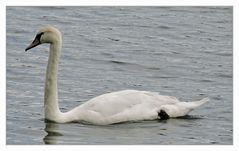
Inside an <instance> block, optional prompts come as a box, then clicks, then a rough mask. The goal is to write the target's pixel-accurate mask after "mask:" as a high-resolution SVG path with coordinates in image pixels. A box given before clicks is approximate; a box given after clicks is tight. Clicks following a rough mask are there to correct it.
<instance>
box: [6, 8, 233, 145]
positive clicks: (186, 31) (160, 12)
mask: <svg viewBox="0 0 239 151" xmlns="http://www.w3.org/2000/svg"><path fill="white" fill-rule="evenodd" d="M6 17H7V30H6V31H7V50H6V52H7V144H160V145H162V144H232V143H233V140H232V136H233V135H232V133H233V127H232V123H233V121H232V115H233V114H232V107H233V99H232V52H233V51H232V7H7V13H6ZM43 25H54V26H56V27H58V28H59V29H60V30H61V32H62V34H63V50H62V56H61V61H60V66H59V82H58V83H59V86H58V87H59V98H60V107H61V110H62V111H68V110H70V109H72V108H73V107H75V106H77V105H79V104H82V103H84V102H85V101H87V100H89V99H90V98H92V97H95V96H97V95H100V94H103V93H107V92H112V91H117V90H123V89H137V90H147V91H156V92H160V93H161V94H165V95H173V96H176V97H178V98H179V99H180V100H185V101H193V100H199V99H201V98H204V97H207V96H208V97H210V99H211V101H210V102H209V103H208V104H206V105H204V106H203V107H201V108H200V109H198V110H195V111H193V112H191V113H190V115H189V116H187V117H184V118H180V119H169V120H167V121H140V122H135V123H131V122H129V123H122V124H115V125H109V126H94V125H85V124H80V123H70V124H56V123H50V122H46V121H45V120H44V114H43V95H44V94H43V89H44V80H45V68H46V65H47V58H48V46H47V45H42V46H39V47H37V48H34V49H32V50H31V51H29V52H27V53H26V52H24V49H25V48H26V46H27V45H28V44H29V43H30V42H31V41H32V40H33V38H34V36H35V34H36V32H37V31H38V29H39V28H40V27H42V26H43Z"/></svg>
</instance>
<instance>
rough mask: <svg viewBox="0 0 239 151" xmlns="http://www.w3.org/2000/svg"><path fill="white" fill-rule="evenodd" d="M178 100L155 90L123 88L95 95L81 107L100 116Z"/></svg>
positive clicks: (155, 106)
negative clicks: (122, 89)
mask: <svg viewBox="0 0 239 151" xmlns="http://www.w3.org/2000/svg"><path fill="white" fill-rule="evenodd" d="M177 102H179V101H178V100H177V99H176V98H175V97H171V96H162V95H159V94H158V93H155V92H148V91H137V90H124V91H117V92H112V93H107V94H103V95H100V96H98V97H95V98H93V99H91V100H89V101H87V102H86V103H85V104H83V105H82V106H81V107H82V108H84V109H86V110H92V111H95V112H98V113H100V114H102V116H112V115H115V114H119V113H121V112H124V111H128V112H129V111H130V110H131V111H133V108H134V107H135V106H137V109H138V108H142V111H143V110H150V109H152V110H153V109H154V108H159V107H160V106H161V105H163V104H173V103H177Z"/></svg>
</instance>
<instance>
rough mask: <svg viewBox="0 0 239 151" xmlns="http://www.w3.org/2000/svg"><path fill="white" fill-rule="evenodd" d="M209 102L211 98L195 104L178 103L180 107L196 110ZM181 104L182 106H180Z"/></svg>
mask: <svg viewBox="0 0 239 151" xmlns="http://www.w3.org/2000/svg"><path fill="white" fill-rule="evenodd" d="M208 101H209V98H204V99H202V100H200V101H194V102H179V103H177V104H178V105H179V106H181V105H182V106H184V107H185V108H189V109H192V110H193V109H195V108H198V107H200V106H202V105H203V104H205V103H206V102H208ZM180 103H181V104H180Z"/></svg>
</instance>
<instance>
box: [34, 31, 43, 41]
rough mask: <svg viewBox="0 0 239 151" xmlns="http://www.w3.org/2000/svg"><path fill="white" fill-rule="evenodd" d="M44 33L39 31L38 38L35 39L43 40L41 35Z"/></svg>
mask: <svg viewBox="0 0 239 151" xmlns="http://www.w3.org/2000/svg"><path fill="white" fill-rule="evenodd" d="M43 34H44V32H41V33H38V34H37V35H36V38H35V39H37V40H38V41H41V36H42V35H43Z"/></svg>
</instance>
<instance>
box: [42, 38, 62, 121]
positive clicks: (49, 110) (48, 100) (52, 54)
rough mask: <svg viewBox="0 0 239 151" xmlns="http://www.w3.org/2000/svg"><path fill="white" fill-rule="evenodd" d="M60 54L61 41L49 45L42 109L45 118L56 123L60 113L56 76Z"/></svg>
mask: <svg viewBox="0 0 239 151" xmlns="http://www.w3.org/2000/svg"><path fill="white" fill-rule="evenodd" d="M60 53H61V41H56V42H54V43H51V44H50V51H49V59H48V65H47V70H46V80H45V94H44V109H45V118H46V119H48V120H52V121H56V120H57V119H58V118H59V116H60V115H61V112H60V110H59V105H58V89H57V74H58V63H59V59H60Z"/></svg>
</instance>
